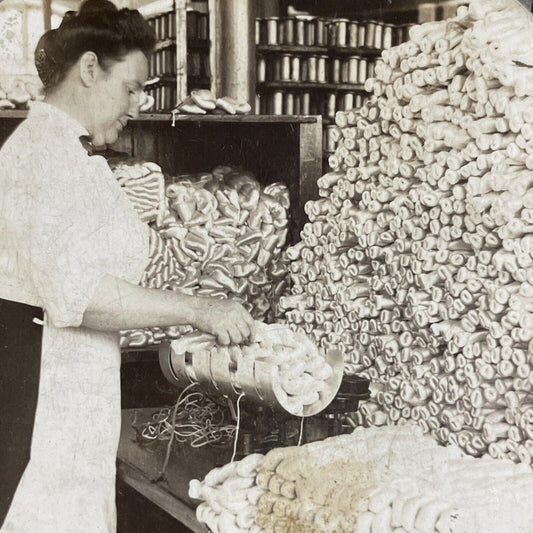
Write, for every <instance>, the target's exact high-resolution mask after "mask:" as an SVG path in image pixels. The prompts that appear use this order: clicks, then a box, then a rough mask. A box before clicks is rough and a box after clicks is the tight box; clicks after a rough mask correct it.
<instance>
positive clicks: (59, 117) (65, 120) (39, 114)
mask: <svg viewBox="0 0 533 533" xmlns="http://www.w3.org/2000/svg"><path fill="white" fill-rule="evenodd" d="M28 118H48V119H50V120H52V121H53V122H54V126H55V127H56V128H57V129H58V130H59V131H61V132H63V133H65V134H66V135H68V136H69V137H70V136H72V137H73V138H74V139H77V138H79V137H80V136H88V135H89V132H88V131H87V130H86V129H85V128H84V127H83V126H82V125H81V124H80V123H79V122H78V121H77V120H76V119H75V118H73V117H71V116H70V115H69V114H68V113H65V111H62V110H61V109H59V108H58V107H56V106H54V105H51V104H48V103H46V102H30V110H29V113H28Z"/></svg>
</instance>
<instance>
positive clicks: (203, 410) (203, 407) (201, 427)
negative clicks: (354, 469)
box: [141, 383, 235, 481]
mask: <svg viewBox="0 0 533 533" xmlns="http://www.w3.org/2000/svg"><path fill="white" fill-rule="evenodd" d="M196 385H197V384H196V383H193V384H191V385H189V386H187V387H186V388H185V389H183V391H182V392H181V394H180V395H179V397H178V400H177V401H176V403H175V405H174V407H173V408H172V409H170V408H168V407H165V408H163V409H162V410H160V411H159V412H158V413H156V414H154V415H153V417H152V420H151V421H149V422H147V423H146V424H144V426H143V427H142V430H141V436H142V438H143V439H145V440H149V441H151V440H168V443H167V447H166V455H165V460H164V463H163V467H162V469H161V472H160V473H159V476H158V477H157V478H156V479H155V480H154V481H159V480H161V479H164V476H165V472H166V469H167V466H168V462H169V459H170V453H171V449H172V444H173V442H175V441H177V442H180V443H184V442H189V444H190V445H191V446H192V447H194V448H199V447H201V446H205V445H207V444H216V443H224V442H225V441H227V440H228V439H231V438H232V437H233V436H234V434H235V426H234V425H229V424H227V423H226V422H225V415H224V412H223V411H222V409H221V407H220V406H218V405H217V404H215V403H214V402H213V401H212V400H210V399H209V398H207V397H206V396H205V395H204V394H202V393H201V392H190V389H191V388H192V387H195V386H196Z"/></svg>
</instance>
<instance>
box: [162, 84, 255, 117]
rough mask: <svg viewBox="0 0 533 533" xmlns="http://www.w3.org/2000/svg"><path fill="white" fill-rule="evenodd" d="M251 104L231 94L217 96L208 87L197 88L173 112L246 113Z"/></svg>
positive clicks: (199, 113)
mask: <svg viewBox="0 0 533 533" xmlns="http://www.w3.org/2000/svg"><path fill="white" fill-rule="evenodd" d="M251 109H252V108H251V106H250V104H249V103H247V102H241V101H239V100H236V99H234V98H231V97H230V96H223V97H221V98H217V97H216V96H215V95H214V94H213V93H212V92H211V91H209V90H207V89H197V90H194V91H192V92H191V94H190V95H189V96H187V98H185V100H183V102H180V103H179V104H178V105H177V106H176V108H175V109H174V111H173V114H174V115H175V114H186V115H206V114H208V113H209V114H215V115H220V114H222V115H225V114H228V115H246V114H247V113H249V112H250V111H251Z"/></svg>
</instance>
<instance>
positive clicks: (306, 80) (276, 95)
mask: <svg viewBox="0 0 533 533" xmlns="http://www.w3.org/2000/svg"><path fill="white" fill-rule="evenodd" d="M407 32H408V26H406V25H393V24H383V23H380V22H376V21H357V20H349V19H331V18H321V17H305V18H304V17H277V18H276V17H269V18H264V19H257V21H256V54H257V68H256V78H257V84H256V91H257V99H256V113H264V114H272V115H280V114H300V113H302V114H308V113H310V114H320V115H322V117H323V124H324V135H323V139H324V144H323V152H322V155H323V158H324V167H326V164H325V163H326V160H327V157H328V156H329V155H331V153H332V152H333V149H332V147H333V144H334V143H333V142H332V138H331V137H332V134H333V131H332V130H333V129H334V128H335V126H334V119H335V113H336V112H337V111H339V110H341V111H345V110H348V109H353V108H358V107H360V106H361V105H362V104H363V102H364V100H365V98H366V95H367V93H366V91H365V88H364V84H365V81H366V80H367V78H370V77H372V76H373V67H374V62H375V61H376V60H377V58H378V57H379V56H380V54H381V52H382V50H383V49H384V48H390V47H391V46H394V45H396V44H399V43H400V42H402V41H403V40H405V38H406V37H407Z"/></svg>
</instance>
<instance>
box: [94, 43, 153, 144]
mask: <svg viewBox="0 0 533 533" xmlns="http://www.w3.org/2000/svg"><path fill="white" fill-rule="evenodd" d="M147 77H148V60H147V59H146V56H145V55H144V54H143V53H142V52H141V51H140V50H134V51H132V52H128V53H127V54H126V55H125V56H124V57H123V59H122V60H121V61H117V62H114V63H112V64H111V66H110V67H109V68H108V69H107V70H103V69H101V68H100V67H98V78H97V82H96V84H95V86H94V91H93V93H92V95H93V98H92V100H93V101H92V102H91V103H92V105H91V109H92V110H93V116H92V120H91V122H92V127H91V128H90V133H91V134H92V136H93V143H94V144H95V145H96V146H102V145H104V144H113V143H114V142H115V141H116V140H117V139H118V136H119V135H120V133H121V131H122V130H123V129H124V127H125V126H126V123H127V122H128V120H130V119H134V118H136V117H137V116H138V114H139V105H140V103H141V100H142V94H143V87H144V84H145V82H146V79H147ZM91 130H92V131H91Z"/></svg>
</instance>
